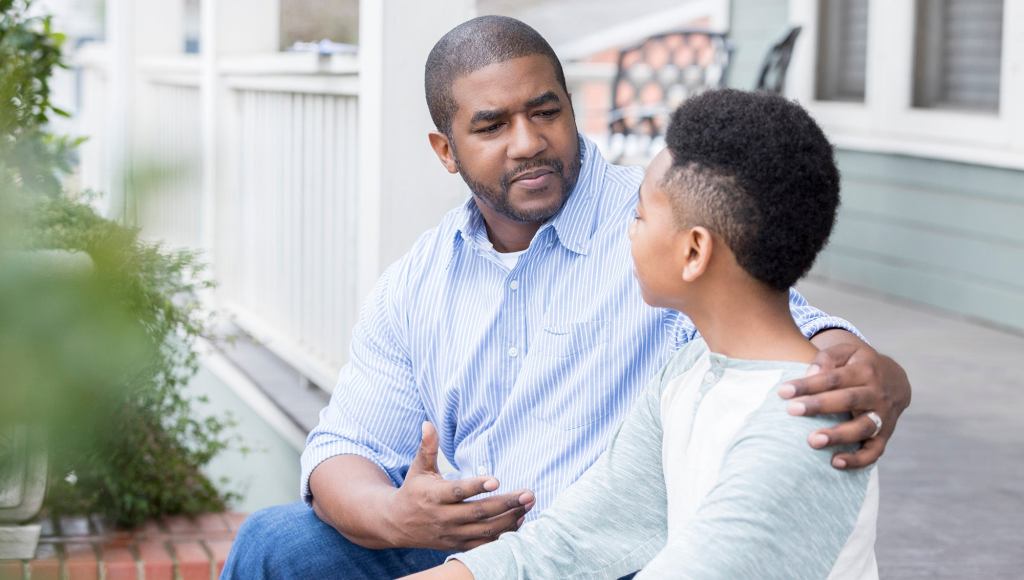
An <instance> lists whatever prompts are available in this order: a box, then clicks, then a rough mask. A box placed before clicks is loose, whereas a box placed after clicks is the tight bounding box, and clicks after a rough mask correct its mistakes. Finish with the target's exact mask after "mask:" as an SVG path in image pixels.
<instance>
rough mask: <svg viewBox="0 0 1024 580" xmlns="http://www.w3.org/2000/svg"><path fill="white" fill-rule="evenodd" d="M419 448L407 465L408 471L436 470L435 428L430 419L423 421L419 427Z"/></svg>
mask: <svg viewBox="0 0 1024 580" xmlns="http://www.w3.org/2000/svg"><path fill="white" fill-rule="evenodd" d="M421 432H422V437H421V439H420V449H419V451H417V452H416V457H414V458H413V460H412V463H411V464H410V465H409V471H432V472H434V473H438V470H437V429H435V428H434V424H433V423H431V422H430V421H424V422H423V426H422V428H421Z"/></svg>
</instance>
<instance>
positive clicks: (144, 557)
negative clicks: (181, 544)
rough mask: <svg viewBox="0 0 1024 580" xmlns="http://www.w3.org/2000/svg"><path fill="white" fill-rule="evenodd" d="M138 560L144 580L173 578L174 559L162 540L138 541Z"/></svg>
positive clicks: (171, 579)
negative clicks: (140, 563) (140, 562)
mask: <svg viewBox="0 0 1024 580" xmlns="http://www.w3.org/2000/svg"><path fill="white" fill-rule="evenodd" d="M138 549H139V560H141V561H142V570H143V575H144V576H145V577H146V580H173V579H174V559H173V558H171V553H170V552H169V551H168V550H167V544H166V542H164V541H163V540H146V541H144V542H139V546H138Z"/></svg>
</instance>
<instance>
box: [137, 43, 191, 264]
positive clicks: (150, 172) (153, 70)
mask: <svg viewBox="0 0 1024 580" xmlns="http://www.w3.org/2000/svg"><path fill="white" fill-rule="evenodd" d="M199 72H200V70H199V61H198V59H196V58H188V57H180V58H176V59H172V60H166V59H164V60H156V59H152V60H147V61H143V62H142V63H140V65H139V70H138V73H139V79H138V83H137V89H136V98H135V102H136V107H137V111H136V113H137V114H136V116H135V121H136V125H137V130H136V132H135V139H134V143H133V145H134V147H133V151H132V152H131V159H130V164H129V167H130V168H131V169H130V175H131V179H132V183H131V186H130V187H131V189H132V191H133V192H134V193H135V197H134V201H135V207H136V211H135V214H136V218H137V221H138V224H139V225H140V226H141V227H142V231H143V234H144V235H145V236H146V237H148V238H150V239H155V240H160V241H162V242H164V243H166V244H168V245H170V246H172V247H184V248H199V247H201V245H202V241H203V240H202V222H203V216H202V201H203V196H202V175H201V166H200V154H199V152H200V148H199V144H200V141H201V138H202V118H201V112H200V111H201V109H200V95H199Z"/></svg>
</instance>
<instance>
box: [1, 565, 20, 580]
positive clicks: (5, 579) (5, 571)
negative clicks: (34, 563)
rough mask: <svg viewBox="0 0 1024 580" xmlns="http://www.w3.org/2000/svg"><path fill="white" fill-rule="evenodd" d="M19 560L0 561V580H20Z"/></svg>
mask: <svg viewBox="0 0 1024 580" xmlns="http://www.w3.org/2000/svg"><path fill="white" fill-rule="evenodd" d="M21 576H22V571H21V560H0V580H21Z"/></svg>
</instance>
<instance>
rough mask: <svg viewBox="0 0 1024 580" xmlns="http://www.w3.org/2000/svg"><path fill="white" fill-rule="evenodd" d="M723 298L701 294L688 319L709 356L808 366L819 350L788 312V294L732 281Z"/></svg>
mask: <svg viewBox="0 0 1024 580" xmlns="http://www.w3.org/2000/svg"><path fill="white" fill-rule="evenodd" d="M731 282H732V283H731V284H729V285H717V286H718V287H719V288H722V287H725V288H728V290H726V291H724V292H721V291H720V292H713V293H705V294H706V295H705V296H703V297H700V298H698V299H697V300H694V301H693V303H691V304H688V305H687V308H686V313H687V315H688V316H689V317H690V320H692V321H693V323H694V325H695V326H696V327H697V330H698V331H700V334H701V336H702V337H703V338H704V340H705V342H707V344H708V349H710V350H711V351H712V352H715V353H718V354H721V355H724V356H727V357H730V358H739V359H750V360H780V361H796V362H807V363H810V362H811V361H813V360H814V357H815V355H816V354H817V352H818V349H817V348H815V347H814V345H812V344H811V343H810V341H808V340H807V338H805V337H804V335H803V333H802V332H800V329H799V328H797V326H796V323H795V322H793V315H792V314H791V313H790V310H789V295H788V293H787V292H779V291H777V290H771V289H769V288H767V287H766V286H763V285H762V284H760V283H758V282H755V281H753V280H749V279H748V280H742V281H740V280H732V281H731Z"/></svg>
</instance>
